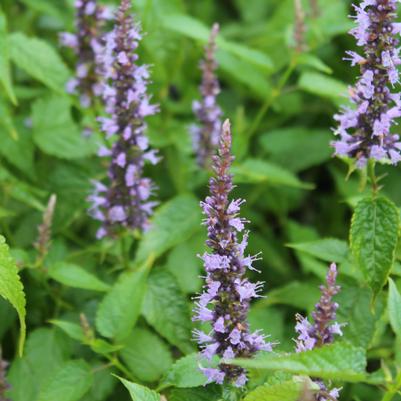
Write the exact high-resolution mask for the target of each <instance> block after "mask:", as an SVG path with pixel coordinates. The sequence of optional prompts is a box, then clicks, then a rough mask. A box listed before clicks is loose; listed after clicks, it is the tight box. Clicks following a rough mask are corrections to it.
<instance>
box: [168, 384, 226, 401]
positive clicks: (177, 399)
mask: <svg viewBox="0 0 401 401" xmlns="http://www.w3.org/2000/svg"><path fill="white" fill-rule="evenodd" d="M220 387H221V386H217V385H216V386H210V385H209V386H207V387H204V386H203V387H195V388H174V389H172V390H171V392H170V393H169V398H168V401H219V400H221V388H220Z"/></svg>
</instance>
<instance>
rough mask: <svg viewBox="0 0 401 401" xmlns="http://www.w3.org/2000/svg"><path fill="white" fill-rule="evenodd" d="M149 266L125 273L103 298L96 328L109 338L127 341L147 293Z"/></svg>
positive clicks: (97, 315)
mask: <svg viewBox="0 0 401 401" xmlns="http://www.w3.org/2000/svg"><path fill="white" fill-rule="evenodd" d="M149 268H150V266H149V265H144V266H142V267H141V268H140V269H139V270H136V271H134V272H129V273H123V274H121V276H120V277H119V279H118V281H117V282H116V284H114V286H113V287H112V288H111V290H110V292H109V293H108V294H107V295H106V296H105V297H104V298H103V300H102V302H101V303H100V305H99V309H98V311H97V314H96V328H97V330H98V331H99V333H100V334H101V335H102V336H104V337H107V338H114V339H115V340H117V341H121V340H124V339H126V338H127V337H128V336H129V334H130V332H131V330H132V329H133V327H134V326H135V323H136V321H137V320H138V317H139V315H140V312H141V307H142V302H143V298H144V296H145V292H146V280H147V277H148V274H149Z"/></svg>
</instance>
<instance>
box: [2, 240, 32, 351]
mask: <svg viewBox="0 0 401 401" xmlns="http://www.w3.org/2000/svg"><path fill="white" fill-rule="evenodd" d="M0 296H2V297H3V298H4V299H6V300H7V301H8V302H10V304H11V305H12V306H13V307H14V308H15V310H16V311H17V313H18V318H19V322H20V326H21V333H20V340H19V346H18V349H19V354H20V355H22V351H23V348H24V342H25V332H26V327H25V315H26V311H25V294H24V287H23V285H22V283H21V280H20V277H19V275H18V269H17V266H16V264H15V261H14V260H13V258H12V257H11V255H10V251H9V248H8V246H7V244H6V240H5V238H4V237H3V236H1V235H0Z"/></svg>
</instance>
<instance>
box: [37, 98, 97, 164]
mask: <svg viewBox="0 0 401 401" xmlns="http://www.w3.org/2000/svg"><path fill="white" fill-rule="evenodd" d="M32 124H33V139H34V142H35V143H36V144H37V145H38V146H39V148H40V149H41V150H42V151H43V152H45V153H48V154H49V155H52V156H57V157H59V158H61V159H79V158H82V157H85V156H88V155H90V154H92V153H94V151H95V149H96V146H95V138H94V137H91V138H85V137H84V136H83V135H82V133H81V132H80V130H79V128H78V126H77V125H76V124H75V123H74V121H73V120H72V117H71V105H70V103H69V100H68V98H65V97H60V96H55V95H54V96H50V97H46V98H39V99H38V100H37V101H36V102H35V103H34V104H33V106H32Z"/></svg>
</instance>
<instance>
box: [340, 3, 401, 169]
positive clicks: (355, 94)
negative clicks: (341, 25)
mask: <svg viewBox="0 0 401 401" xmlns="http://www.w3.org/2000/svg"><path fill="white" fill-rule="evenodd" d="M354 9H355V11H356V16H355V17H354V19H355V21H356V23H357V26H356V27H355V28H354V29H352V30H351V32H350V33H351V34H352V35H353V36H354V37H355V38H356V39H357V45H358V46H362V47H363V52H364V55H363V56H361V55H359V54H358V53H356V52H353V51H348V52H346V53H347V55H348V56H349V57H346V58H345V60H349V61H350V62H351V65H352V66H355V65H359V66H360V70H361V76H360V78H359V80H358V82H357V83H356V85H355V87H354V88H351V89H350V100H351V102H352V103H354V105H355V107H354V108H353V109H348V108H343V109H342V112H341V114H339V115H335V116H334V119H335V120H336V121H338V123H339V125H338V127H337V129H336V130H335V134H336V135H337V136H338V137H339V139H337V140H335V141H333V142H332V146H333V147H334V149H335V155H338V156H347V157H350V158H353V159H355V162H356V163H355V164H356V167H357V168H364V167H365V166H366V164H367V162H368V160H369V159H371V160H377V161H385V162H386V161H387V162H390V163H392V164H397V163H398V162H399V161H400V159H401V155H400V147H401V142H400V141H399V136H398V135H392V134H391V133H390V130H391V127H392V125H394V119H395V118H397V117H400V115H401V105H400V103H399V93H396V94H394V93H391V92H390V88H392V87H393V86H394V85H395V84H397V83H398V82H399V76H398V70H397V66H398V65H400V64H401V60H400V58H399V48H398V47H397V46H398V45H399V39H398V37H396V35H398V34H400V27H401V24H400V23H395V22H393V21H394V17H395V16H396V0H364V1H362V2H361V4H360V6H356V5H354Z"/></svg>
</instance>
